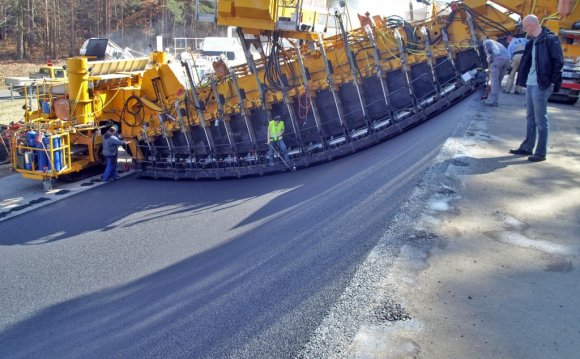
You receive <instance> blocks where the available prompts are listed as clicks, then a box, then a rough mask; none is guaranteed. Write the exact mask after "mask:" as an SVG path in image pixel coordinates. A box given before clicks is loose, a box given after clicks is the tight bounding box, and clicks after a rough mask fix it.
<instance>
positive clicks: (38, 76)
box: [4, 65, 67, 95]
mask: <svg viewBox="0 0 580 359" xmlns="http://www.w3.org/2000/svg"><path fill="white" fill-rule="evenodd" d="M66 79H67V74H66V71H65V69H64V68H63V67H62V66H53V65H43V66H40V68H39V69H38V72H33V73H31V74H30V75H29V76H28V77H5V78H4V84H6V86H8V88H10V89H12V90H14V91H17V92H18V93H19V94H20V95H24V93H25V92H27V91H32V92H34V86H33V85H34V84H38V83H42V82H43V81H58V80H66Z"/></svg>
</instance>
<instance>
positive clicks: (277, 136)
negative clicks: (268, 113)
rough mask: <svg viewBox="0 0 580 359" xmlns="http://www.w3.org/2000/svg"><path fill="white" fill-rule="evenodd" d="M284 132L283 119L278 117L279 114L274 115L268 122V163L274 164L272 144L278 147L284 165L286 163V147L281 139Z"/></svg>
mask: <svg viewBox="0 0 580 359" xmlns="http://www.w3.org/2000/svg"><path fill="white" fill-rule="evenodd" d="M283 134H284V121H282V119H281V118H280V116H279V115H277V116H274V118H272V119H271V120H270V122H269V123H268V142H266V144H268V165H270V166H273V165H274V159H273V155H274V151H275V148H274V146H277V147H278V150H279V151H280V154H281V155H282V156H283V157H284V161H285V163H286V165H288V162H289V159H288V149H287V148H286V144H285V143H284V140H283V139H282V135H283Z"/></svg>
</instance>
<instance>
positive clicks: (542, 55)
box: [510, 15, 564, 162]
mask: <svg viewBox="0 0 580 359" xmlns="http://www.w3.org/2000/svg"><path fill="white" fill-rule="evenodd" d="M522 25H523V28H524V31H525V32H526V34H527V35H528V36H529V37H531V41H528V43H527V44H526V49H525V51H524V55H523V56H522V60H521V63H520V67H519V70H518V72H519V74H518V80H517V85H519V86H522V87H526V88H527V89H526V104H527V111H526V120H527V128H526V138H525V139H524V141H523V142H522V144H521V145H520V147H519V148H518V149H516V150H510V153H512V154H515V155H530V157H528V160H529V161H532V162H539V161H545V160H546V152H547V148H548V97H550V94H551V93H552V91H557V90H558V89H559V88H560V85H561V84H562V67H563V66H564V56H563V54H562V47H561V46H560V40H559V39H558V36H557V35H555V34H554V33H553V32H551V31H550V30H548V29H546V28H544V27H542V26H540V21H539V20H538V18H537V17H536V16H535V15H528V16H526V17H525V18H524V20H523V22H522ZM552 85H554V87H553V89H552ZM536 132H537V133H538V143H537V144H536ZM534 147H535V151H534Z"/></svg>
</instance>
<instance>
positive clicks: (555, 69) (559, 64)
mask: <svg viewBox="0 0 580 359" xmlns="http://www.w3.org/2000/svg"><path fill="white" fill-rule="evenodd" d="M549 40H550V41H549V42H548V53H549V54H550V62H551V63H552V72H551V73H550V80H551V81H552V83H553V84H554V91H558V90H559V89H560V85H561V84H562V68H563V67H564V55H563V54H562V46H561V45H560V40H559V39H558V37H557V36H550V38H549Z"/></svg>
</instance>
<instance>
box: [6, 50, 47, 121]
mask: <svg viewBox="0 0 580 359" xmlns="http://www.w3.org/2000/svg"><path fill="white" fill-rule="evenodd" d="M41 64H42V63H40V62H38V63H30V62H16V61H2V62H0V94H1V95H0V125H7V124H9V123H10V122H13V121H14V122H18V121H20V120H21V119H22V118H23V116H24V111H23V110H22V106H23V105H24V100H23V99H19V98H15V99H11V98H10V94H9V92H8V91H4V90H8V88H7V87H6V85H4V78H5V77H9V76H28V74H29V73H31V72H35V71H37V70H38V66H39V65H41ZM17 97H18V96H17Z"/></svg>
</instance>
